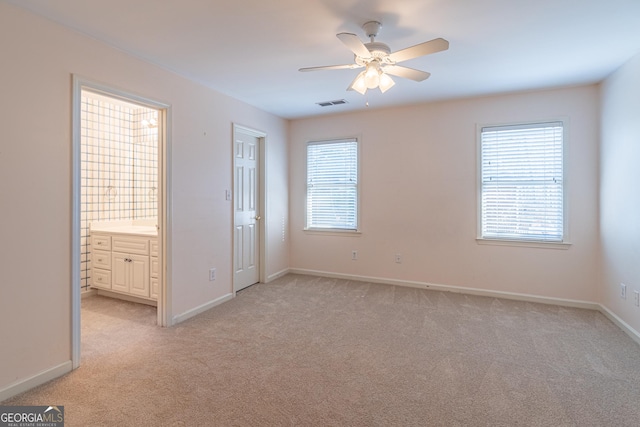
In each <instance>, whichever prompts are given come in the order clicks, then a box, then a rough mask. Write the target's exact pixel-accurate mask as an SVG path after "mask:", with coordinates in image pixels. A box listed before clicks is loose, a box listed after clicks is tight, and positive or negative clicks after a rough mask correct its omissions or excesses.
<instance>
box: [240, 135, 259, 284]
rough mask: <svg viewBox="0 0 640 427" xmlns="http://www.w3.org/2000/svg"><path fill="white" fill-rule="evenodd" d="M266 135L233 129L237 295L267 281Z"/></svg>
mask: <svg viewBox="0 0 640 427" xmlns="http://www.w3.org/2000/svg"><path fill="white" fill-rule="evenodd" d="M265 139H266V134H265V133H263V132H259V131H256V130H254V129H250V128H246V127H244V126H239V125H234V126H233V170H234V177H233V215H234V223H233V291H234V292H238V291H240V290H242V289H244V288H246V287H248V286H251V285H253V284H255V283H258V282H260V281H262V279H263V277H264V273H263V268H264V265H265V262H264V252H265V251H264V250H263V242H264V228H265V227H264V226H263V224H264V221H265V218H264V216H265V215H264V212H265V197H264V188H265V187H264V160H263V159H264V155H263V151H264V143H265Z"/></svg>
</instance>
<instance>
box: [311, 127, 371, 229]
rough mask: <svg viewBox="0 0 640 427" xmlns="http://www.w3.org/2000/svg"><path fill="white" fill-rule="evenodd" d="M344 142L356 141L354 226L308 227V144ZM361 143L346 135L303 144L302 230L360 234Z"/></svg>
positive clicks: (359, 139) (358, 139)
mask: <svg viewBox="0 0 640 427" xmlns="http://www.w3.org/2000/svg"><path fill="white" fill-rule="evenodd" d="M344 142H355V143H356V176H357V181H356V186H355V187H356V215H355V220H356V228H353V229H350V228H329V227H327V228H325V227H310V226H309V224H308V218H309V215H308V213H309V212H308V207H309V204H308V199H309V185H308V180H309V170H308V166H309V157H308V150H309V146H310V145H320V144H337V143H344ZM361 147H362V143H361V138H360V137H359V136H347V137H341V138H321V139H313V140H309V141H307V142H306V144H305V150H304V176H305V196H304V228H303V231H304V232H305V233H308V234H322V235H332V234H333V235H340V236H344V235H354V236H356V235H360V234H361V228H362V227H361V203H360V197H361V193H362V180H361V171H362V153H361V151H362V149H361Z"/></svg>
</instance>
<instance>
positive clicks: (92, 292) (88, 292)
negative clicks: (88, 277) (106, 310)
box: [80, 289, 98, 299]
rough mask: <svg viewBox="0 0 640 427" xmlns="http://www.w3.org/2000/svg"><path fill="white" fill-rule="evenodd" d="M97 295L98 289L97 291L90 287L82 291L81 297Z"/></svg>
mask: <svg viewBox="0 0 640 427" xmlns="http://www.w3.org/2000/svg"><path fill="white" fill-rule="evenodd" d="M96 295H98V291H96V290H95V289H89V290H88V291H82V292H80V298H81V299H85V298H89V297H93V296H96Z"/></svg>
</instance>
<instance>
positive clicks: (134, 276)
mask: <svg viewBox="0 0 640 427" xmlns="http://www.w3.org/2000/svg"><path fill="white" fill-rule="evenodd" d="M128 259H130V260H131V261H129V262H128V264H129V293H131V295H136V296H139V297H146V298H149V257H148V256H144V255H133V254H129V256H128Z"/></svg>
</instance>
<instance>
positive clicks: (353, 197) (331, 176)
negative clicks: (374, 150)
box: [306, 139, 358, 230]
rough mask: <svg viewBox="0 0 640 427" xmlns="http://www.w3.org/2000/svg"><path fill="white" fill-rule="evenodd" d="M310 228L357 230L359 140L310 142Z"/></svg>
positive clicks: (308, 183)
mask: <svg viewBox="0 0 640 427" xmlns="http://www.w3.org/2000/svg"><path fill="white" fill-rule="evenodd" d="M306 228H307V229H339V230H357V229H358V142H357V141H356V140H355V139H349V140H340V141H323V142H310V143H308V144H307V224H306Z"/></svg>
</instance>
